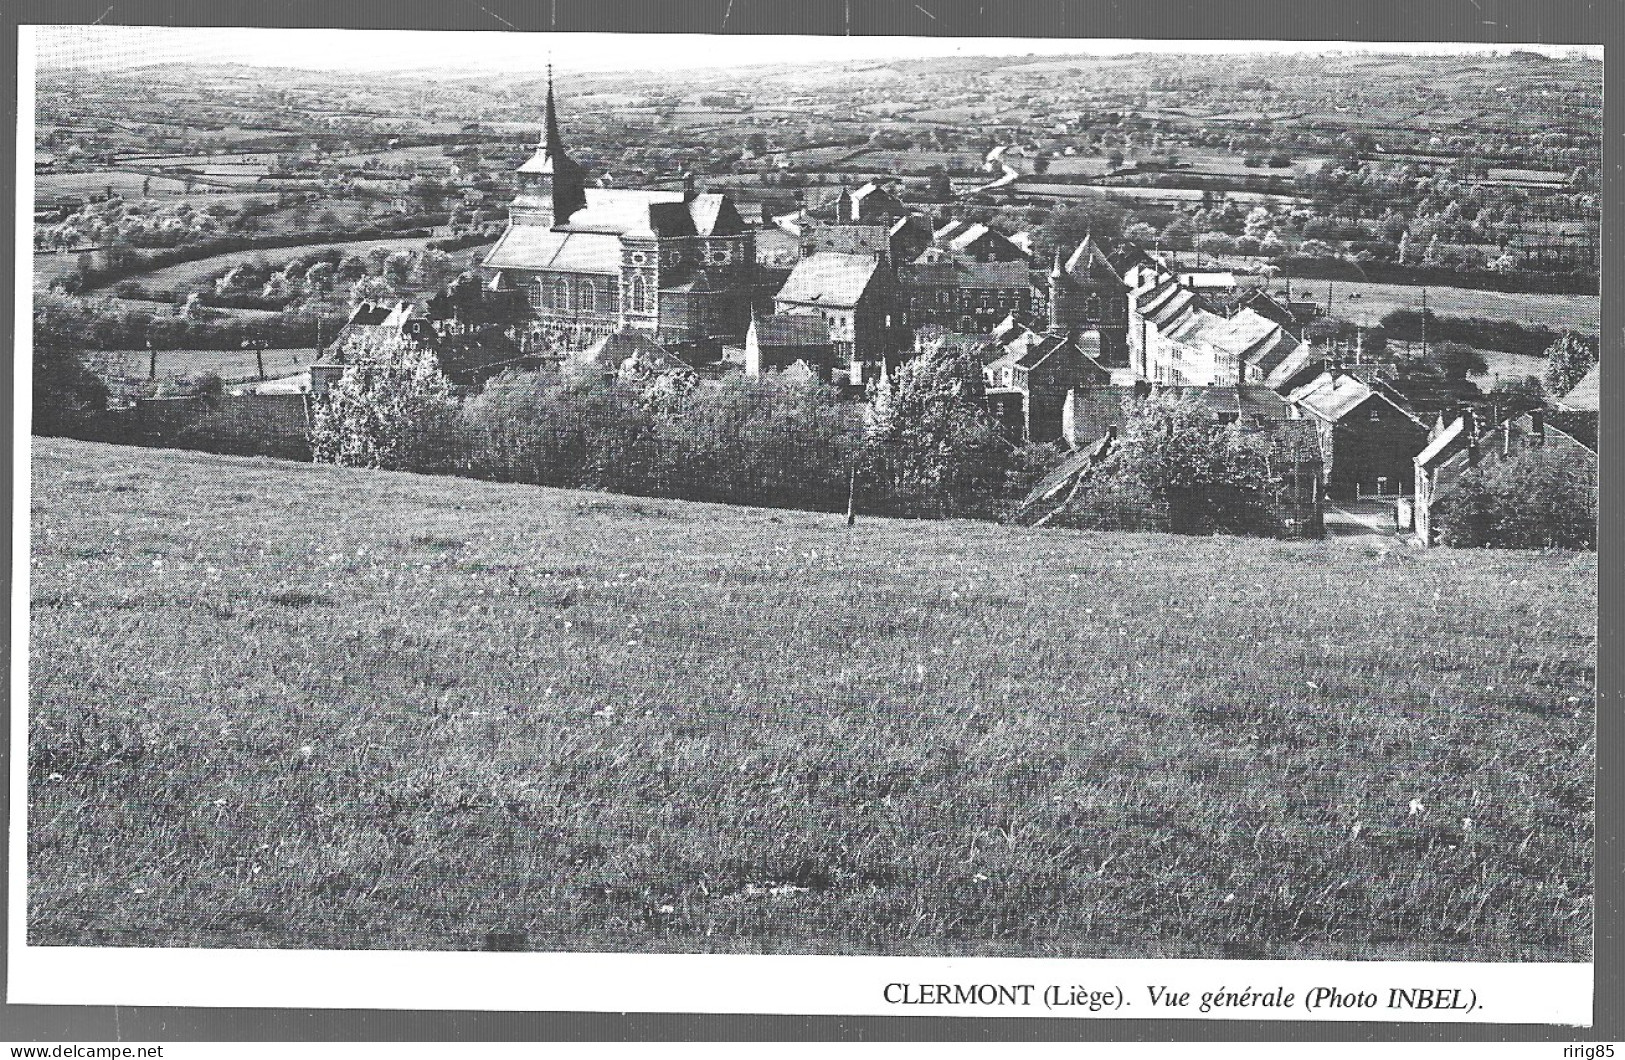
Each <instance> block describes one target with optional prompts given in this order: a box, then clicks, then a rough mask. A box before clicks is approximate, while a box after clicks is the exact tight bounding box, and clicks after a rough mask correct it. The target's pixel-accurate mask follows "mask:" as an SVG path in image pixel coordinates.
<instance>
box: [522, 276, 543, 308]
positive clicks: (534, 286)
mask: <svg viewBox="0 0 1625 1060" xmlns="http://www.w3.org/2000/svg"><path fill="white" fill-rule="evenodd" d="M528 293H529V298H528V299H527V300H528V301H529V302H530V307H531V308H532V309H545V308H547V307H546V306H545V305H544V304H543V303H542V281H541V280H532V281H530V291H529V292H528Z"/></svg>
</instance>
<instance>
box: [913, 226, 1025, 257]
mask: <svg viewBox="0 0 1625 1060" xmlns="http://www.w3.org/2000/svg"><path fill="white" fill-rule="evenodd" d="M931 247H932V249H933V250H936V251H937V252H938V253H940V254H945V255H947V256H949V257H953V258H958V259H960V260H963V261H976V262H987V261H1019V262H1025V261H1026V260H1027V252H1026V251H1025V250H1024V249H1022V248H1021V247H1020V246H1019V245H1017V244H1016V243H1015V242H1014V241H1012V240H1011V239H1010V238H1009V237H1007V236H1005V235H1004V234H1003V233H1002V232H997V231H995V230H993V229H992V228H989V227H988V226H987V225H985V224H980V223H978V222H974V221H958V220H955V221H949V222H948V223H947V224H945V225H943V226H942V227H941V228H938V229H937V230H936V231H935V232H933V233H932V235H931Z"/></svg>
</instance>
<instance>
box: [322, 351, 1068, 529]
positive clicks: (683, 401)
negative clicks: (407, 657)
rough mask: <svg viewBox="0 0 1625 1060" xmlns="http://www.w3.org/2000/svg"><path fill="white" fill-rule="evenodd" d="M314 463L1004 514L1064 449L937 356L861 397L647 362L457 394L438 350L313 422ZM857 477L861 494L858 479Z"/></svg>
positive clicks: (339, 390) (377, 357)
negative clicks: (707, 376) (1019, 425)
mask: <svg viewBox="0 0 1625 1060" xmlns="http://www.w3.org/2000/svg"><path fill="white" fill-rule="evenodd" d="M312 448H313V451H314V454H315V457H316V459H317V460H320V461H325V462H331V463H337V464H343V465H350V466H363V467H380V468H388V469H396V470H413V471H425V472H434V473H456V474H467V475H472V476H476V477H481V478H491V479H497V480H503V481H516V482H528V483H533V484H538V485H547V486H564V487H583V488H592V489H606V490H611V491H615V492H621V493H632V494H642V495H650V496H669V497H680V498H683V499H687V500H701V501H717V502H723V503H731V504H750V505H761V506H768V507H791V508H812V509H815V510H838V509H840V508H842V507H844V506H845V505H846V503H847V501H848V493H849V490H851V489H853V488H855V489H856V493H857V499H858V501H859V503H860V504H861V505H862V506H863V508H864V509H865V510H866V511H870V512H876V513H884V514H891V515H904V516H926V517H946V516H966V517H980V518H993V517H997V516H998V515H999V514H1000V512H1001V511H1002V510H1003V509H1004V507H1005V506H1006V505H1007V504H1008V503H1009V502H1010V501H1012V500H1014V499H1018V498H1019V497H1021V496H1023V495H1025V492H1026V490H1027V489H1028V488H1030V486H1031V484H1032V483H1033V482H1034V481H1036V478H1037V476H1038V475H1040V474H1042V472H1043V470H1044V468H1045V466H1047V464H1048V463H1049V460H1050V458H1052V457H1053V455H1054V454H1053V450H1051V449H1050V448H1049V447H1036V448H1035V447H1027V448H1023V447H1017V446H1013V445H1011V444H1010V443H1009V442H1008V441H1007V440H1006V439H1005V438H1004V437H1003V436H1002V435H1001V434H1000V433H999V431H998V428H997V426H996V425H995V424H994V423H993V421H992V420H991V419H990V418H989V417H988V416H987V414H986V412H985V411H984V405H983V395H982V391H981V371H980V365H979V364H976V363H974V358H967V357H965V356H963V355H949V354H943V355H928V356H924V357H921V358H918V359H917V360H915V361H913V362H910V364H908V365H905V366H904V367H903V368H902V369H901V370H900V371H899V373H898V374H897V377H896V378H895V379H894V380H892V381H891V382H889V383H886V384H879V385H877V386H876V387H875V388H874V389H873V390H872V392H871V394H870V396H869V400H868V401H867V402H866V403H864V404H853V403H851V402H848V401H845V400H843V399H842V398H841V396H840V394H839V393H838V391H836V390H835V389H834V388H831V387H829V386H826V385H825V384H823V383H820V382H818V381H816V380H812V379H802V378H798V377H796V376H794V375H791V374H787V375H781V376H775V377H769V378H764V379H752V378H744V377H736V378H731V379H729V380H726V381H723V382H722V383H720V384H718V385H714V386H703V387H702V386H698V385H696V379H695V378H694V375H693V373H692V372H691V371H689V370H688V369H686V368H684V367H682V366H668V365H659V364H657V365H651V364H648V363H644V362H638V361H636V360H633V361H628V362H627V363H626V364H624V365H622V366H621V368H620V371H619V372H618V373H617V374H615V375H614V376H612V377H611V376H607V375H606V374H605V372H604V371H603V369H602V368H601V367H599V366H597V365H596V364H588V363H582V364H573V363H570V364H567V365H566V367H565V368H564V369H563V370H562V371H560V372H558V373H535V372H529V373H509V374H505V375H502V376H498V377H496V378H494V379H492V380H490V381H489V382H487V383H486V384H485V386H484V387H483V388H482V389H481V390H480V391H479V392H478V393H477V394H473V395H471V396H469V397H467V398H463V399H459V398H458V397H457V396H456V394H455V393H454V391H453V389H452V388H451V387H450V385H449V384H448V382H447V381H446V377H445V376H444V375H443V374H442V373H441V371H440V369H439V366H438V364H437V363H436V362H435V358H434V355H433V354H432V353H431V352H429V351H428V350H427V349H424V348H422V347H419V346H417V345H415V344H412V343H409V342H405V341H401V342H389V343H385V344H379V345H377V346H376V348H370V349H368V350H366V351H365V356H363V357H359V358H357V360H356V362H355V363H353V364H352V365H351V367H350V368H348V369H347V370H346V371H345V374H344V376H343V378H342V379H341V380H340V381H339V382H338V383H337V384H336V385H335V387H334V388H333V390H332V392H331V394H330V395H329V396H328V397H327V398H326V399H324V400H323V401H321V402H320V403H319V404H318V406H317V408H316V411H315V414H314V423H313V428H312ZM854 483H855V487H854Z"/></svg>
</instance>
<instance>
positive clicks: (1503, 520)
mask: <svg viewBox="0 0 1625 1060" xmlns="http://www.w3.org/2000/svg"><path fill="white" fill-rule="evenodd" d="M1433 525H1434V526H1435V527H1436V528H1437V530H1438V535H1439V542H1440V543H1441V544H1444V545H1449V546H1451V547H1452V548H1570V549H1594V548H1596V547H1597V487H1596V478H1595V471H1594V468H1592V467H1591V466H1589V465H1587V466H1576V464H1575V462H1574V460H1573V454H1572V452H1564V451H1559V450H1555V449H1532V450H1527V451H1525V452H1522V453H1519V454H1517V455H1516V456H1513V457H1511V458H1510V459H1505V460H1496V461H1494V462H1493V463H1487V464H1481V465H1480V466H1478V467H1476V468H1472V469H1470V470H1468V471H1467V472H1466V473H1465V474H1463V475H1462V476H1461V478H1460V479H1458V480H1457V481H1456V482H1455V483H1453V484H1452V485H1451V486H1450V487H1449V488H1448V489H1446V490H1444V491H1442V492H1441V493H1440V494H1439V497H1438V500H1437V501H1436V502H1435V504H1434V513H1433Z"/></svg>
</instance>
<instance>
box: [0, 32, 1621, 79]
mask: <svg viewBox="0 0 1625 1060" xmlns="http://www.w3.org/2000/svg"><path fill="white" fill-rule="evenodd" d="M20 28H21V30H22V31H23V34H24V36H25V38H26V37H27V36H28V35H29V34H30V33H31V34H32V36H33V42H34V55H35V61H36V68H37V69H38V70H40V71H42V72H68V71H73V70H82V69H102V70H109V69H131V68H150V67H154V66H174V65H196V66H204V65H217V64H221V65H238V66H251V67H256V68H261V69H285V70H291V71H300V72H311V73H324V72H325V73H375V74H389V73H402V74H404V73H419V74H422V73H426V72H434V73H438V74H443V75H451V76H456V75H459V74H462V75H469V76H478V75H480V74H490V73H531V72H534V73H540V72H541V71H542V70H543V68H544V67H545V66H546V64H547V63H548V62H549V61H551V62H552V63H553V65H554V67H555V69H557V70H558V71H560V72H562V73H565V74H571V73H581V74H606V73H630V72H635V71H651V70H691V71H705V70H723V69H728V68H738V67H750V66H760V65H780V66H783V65H792V66H799V65H810V64H813V63H828V62H876V61H880V62H885V61H903V62H906V61H910V60H919V59H935V58H952V57H956V56H958V57H967V58H968V57H983V56H985V57H990V58H1022V57H1025V56H1029V55H1030V56H1032V57H1034V58H1044V59H1048V58H1054V59H1061V58H1079V59H1088V58H1104V57H1115V56H1124V55H1135V54H1142V55H1143V54H1162V55H1247V54H1251V55H1325V54H1332V53H1342V54H1361V55H1404V56H1428V55H1446V56H1468V55H1506V54H1508V53H1510V52H1533V53H1536V54H1540V55H1544V56H1547V57H1550V58H1570V57H1575V56H1578V57H1582V58H1586V59H1591V60H1601V59H1602V58H1603V48H1602V46H1601V45H1549V44H1486V43H1480V42H1472V43H1448V42H1421V43H1387V42H1381V43H1378V42H1358V41H1216V40H1149V39H1121V40H1104V39H1102V40H1094V39H1088V38H1040V37H876V36H854V37H847V36H791V35H785V36H778V35H772V36H766V35H745V34H732V35H729V34H662V33H625V34H621V33H546V32H529V31H526V32H521V31H516V30H508V31H487V30H370V29H368V30H349V29H280V28H264V29H262V28H232V29H218V28H202V27H158V26H83V25H72V26H23V27H20ZM358 38H365V39H358ZM701 42H703V44H704V46H703V48H702V47H698V46H697V45H698V44H700V43H701ZM685 45H686V46H685ZM701 56H703V58H701Z"/></svg>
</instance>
